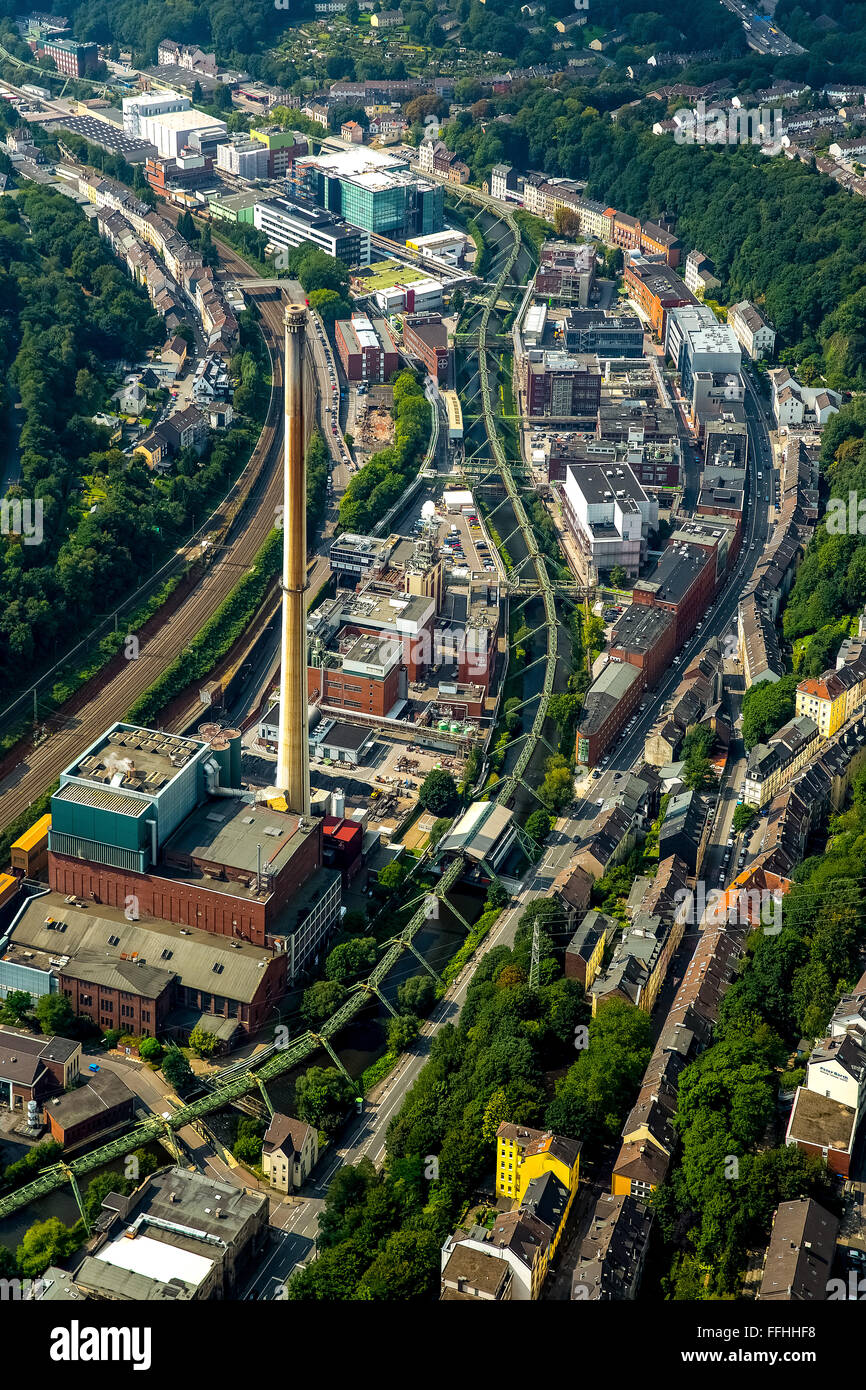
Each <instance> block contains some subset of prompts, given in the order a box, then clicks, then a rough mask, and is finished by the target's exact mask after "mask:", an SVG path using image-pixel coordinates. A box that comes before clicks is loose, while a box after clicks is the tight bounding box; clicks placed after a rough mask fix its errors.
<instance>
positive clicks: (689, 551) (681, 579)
mask: <svg viewBox="0 0 866 1390" xmlns="http://www.w3.org/2000/svg"><path fill="white" fill-rule="evenodd" d="M711 563H712V559H711V555H710V554H708V552H707V550H706V548H705V547H704V546H701V545H696V544H694V543H688V542H686V543H684V544H683V545H669V546H668V548H667V550H666V551H665V552H664V554H663V555H662V557H661V559H660V560H659V562H658V564H657V565H656V567H655V569H654V570H653V572H652V574H651V575H650V576H649V577H648V578H646V579H640V580H638V582H637V584H636V585H635V588H636V589H643V590H647V591H649V592H650V593H652V594H653V595H654V596H655V599H656V601H657V602H659V603H675V604H676V603H679V602H681V600H682V599H683V598H685V596H686V594H687V593H688V592H689V589H691V587H692V585H693V584H694V583H695V580H696V579H697V577H698V575H699V574H700V573H701V572H702V570H703V569H704V566H705V565H707V564H711Z"/></svg>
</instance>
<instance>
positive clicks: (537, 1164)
mask: <svg viewBox="0 0 866 1390" xmlns="http://www.w3.org/2000/svg"><path fill="white" fill-rule="evenodd" d="M580 1149H581V1145H580V1141H579V1140H578V1139H563V1138H561V1136H560V1135H558V1134H551V1133H550V1131H547V1132H545V1131H544V1130H541V1129H529V1128H528V1127H527V1126H526V1125H512V1124H508V1123H507V1122H505V1121H503V1123H502V1124H501V1125H500V1126H499V1129H498V1130H497V1131H496V1195H497V1197H510V1198H511V1200H512V1201H513V1202H514V1203H515V1204H516V1205H517V1206H519V1205H520V1203H521V1202H522V1201H523V1198H524V1196H525V1195H526V1189H527V1187H528V1186H529V1184H530V1183H531V1182H532V1179H533V1178H541V1177H543V1176H544V1174H545V1173H553V1175H554V1177H557V1178H558V1179H559V1181H560V1182H561V1183H562V1185H563V1187H565V1188H566V1190H567V1191H568V1193H569V1194H570V1196H572V1197H573V1196H574V1193H575V1192H576V1191H577V1183H578V1176H579V1169H580Z"/></svg>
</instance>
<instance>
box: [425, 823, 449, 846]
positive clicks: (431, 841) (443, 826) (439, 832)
mask: <svg viewBox="0 0 866 1390" xmlns="http://www.w3.org/2000/svg"><path fill="white" fill-rule="evenodd" d="M450 829H451V822H450V820H449V819H448V817H447V816H440V817H439V819H438V820H435V821H434V822H433V824H432V826H431V827H430V834H429V835H428V837H427V843H428V845H429V846H430V849H431V850H434V849H435V848H436V846H437V845H438V843H439V841H440V840H441V839H442V836H443V835H447V833H448V831H449V830H450Z"/></svg>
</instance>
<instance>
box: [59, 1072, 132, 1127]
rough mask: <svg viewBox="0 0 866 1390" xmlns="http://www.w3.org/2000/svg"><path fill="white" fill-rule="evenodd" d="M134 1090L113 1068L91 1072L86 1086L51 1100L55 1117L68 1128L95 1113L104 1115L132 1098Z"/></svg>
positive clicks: (85, 1083)
mask: <svg viewBox="0 0 866 1390" xmlns="http://www.w3.org/2000/svg"><path fill="white" fill-rule="evenodd" d="M132 1099H133V1092H132V1091H131V1090H130V1089H129V1087H128V1086H127V1085H126V1083H125V1082H124V1081H123V1080H121V1078H120V1077H119V1076H115V1074H114V1072H112V1071H105V1070H103V1071H100V1072H96V1073H89V1074H88V1075H87V1077H86V1079H85V1081H84V1084H83V1085H82V1086H78V1087H76V1089H75V1090H74V1091H67V1092H66V1093H65V1095H62V1096H55V1097H54V1098H53V1099H52V1100H50V1101H49V1102H48V1104H47V1107H46V1108H47V1109H49V1110H50V1113H51V1115H52V1117H53V1118H54V1119H55V1120H57V1121H58V1123H59V1124H61V1125H62V1126H63V1127H64V1129H71V1127H72V1126H73V1125H77V1124H80V1123H81V1122H82V1120H88V1119H90V1117H91V1115H96V1116H98V1115H101V1114H103V1113H104V1112H105V1111H106V1110H110V1109H111V1107H112V1106H115V1105H122V1104H123V1103H124V1101H127V1100H132Z"/></svg>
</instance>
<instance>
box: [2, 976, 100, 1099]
mask: <svg viewBox="0 0 866 1390" xmlns="http://www.w3.org/2000/svg"><path fill="white" fill-rule="evenodd" d="M26 987H27V986H26V984H13V985H12V986H11V988H13V989H24V988H26ZM8 993H9V988H0V998H5V997H6V995H7V994H8ZM81 1064H82V1054H81V1043H80V1042H73V1041H72V1040H71V1039H70V1038H58V1037H47V1038H46V1037H38V1036H34V1034H33V1033H26V1032H24V1030H23V1029H19V1028H6V1027H2V1028H0V1105H4V1106H5V1107H6V1108H7V1109H8V1110H24V1109H26V1107H27V1106H28V1105H29V1104H30V1102H31V1101H35V1102H36V1103H37V1104H40V1103H42V1102H44V1101H45V1100H46V1099H47V1098H48V1097H50V1096H53V1095H57V1094H58V1093H61V1094H62V1093H63V1092H64V1091H66V1090H67V1089H72V1088H73V1087H75V1086H77V1084H78V1081H79V1078H80V1076H81Z"/></svg>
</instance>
